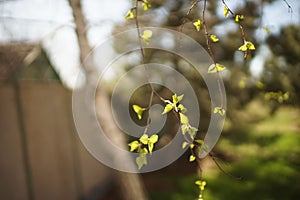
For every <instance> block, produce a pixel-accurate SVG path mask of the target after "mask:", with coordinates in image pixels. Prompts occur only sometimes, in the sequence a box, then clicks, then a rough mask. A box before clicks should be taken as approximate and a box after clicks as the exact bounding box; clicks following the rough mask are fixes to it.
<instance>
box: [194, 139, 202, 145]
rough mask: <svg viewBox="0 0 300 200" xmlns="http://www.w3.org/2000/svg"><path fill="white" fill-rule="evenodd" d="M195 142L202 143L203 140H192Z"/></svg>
mask: <svg viewBox="0 0 300 200" xmlns="http://www.w3.org/2000/svg"><path fill="white" fill-rule="evenodd" d="M194 141H195V142H197V143H198V144H200V145H202V144H203V140H194Z"/></svg>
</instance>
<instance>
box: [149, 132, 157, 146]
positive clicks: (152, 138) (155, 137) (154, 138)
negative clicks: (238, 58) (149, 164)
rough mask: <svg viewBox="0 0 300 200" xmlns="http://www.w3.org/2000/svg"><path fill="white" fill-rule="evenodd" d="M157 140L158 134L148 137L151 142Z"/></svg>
mask: <svg viewBox="0 0 300 200" xmlns="http://www.w3.org/2000/svg"><path fill="white" fill-rule="evenodd" d="M157 141H158V135H156V134H155V135H152V136H151V137H150V138H149V142H151V143H153V144H154V143H156V142H157Z"/></svg>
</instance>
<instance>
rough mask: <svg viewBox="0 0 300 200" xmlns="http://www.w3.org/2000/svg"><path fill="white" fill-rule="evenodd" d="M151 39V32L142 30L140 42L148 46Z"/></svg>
mask: <svg viewBox="0 0 300 200" xmlns="http://www.w3.org/2000/svg"><path fill="white" fill-rule="evenodd" d="M151 37H152V31H151V30H144V32H143V35H141V38H142V40H143V41H144V42H145V43H146V44H147V45H148V44H149V43H150V42H149V40H150V38H151Z"/></svg>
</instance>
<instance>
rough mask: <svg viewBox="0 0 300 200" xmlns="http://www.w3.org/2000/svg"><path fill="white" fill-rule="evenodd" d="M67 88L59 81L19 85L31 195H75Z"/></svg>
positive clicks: (43, 197) (65, 199)
mask: <svg viewBox="0 0 300 200" xmlns="http://www.w3.org/2000/svg"><path fill="white" fill-rule="evenodd" d="M65 95H66V90H65V89H64V88H63V87H62V86H61V85H60V84H54V83H51V84H45V83H44V84H41V83H39V84H36V83H30V82H26V83H23V84H22V86H21V97H22V107H23V109H24V112H23V113H24V114H23V115H24V121H25V123H26V127H25V128H26V133H27V141H28V153H29V156H28V157H29V163H30V169H31V175H32V178H31V179H32V184H33V186H32V187H33V192H34V199H36V200H40V199H41V200H48V199H49V200H53V199H55V200H60V199H62V200H68V199H72V200H73V199H77V197H78V191H76V178H75V176H74V174H75V171H74V170H75V167H74V162H73V159H74V158H73V154H72V144H71V142H72V139H71V138H70V128H69V125H68V123H69V118H70V116H69V113H68V112H67V109H66V105H65V103H66V102H65V100H64V98H65Z"/></svg>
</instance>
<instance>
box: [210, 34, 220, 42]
mask: <svg viewBox="0 0 300 200" xmlns="http://www.w3.org/2000/svg"><path fill="white" fill-rule="evenodd" d="M210 39H211V41H213V42H218V41H219V38H218V37H217V36H216V35H210Z"/></svg>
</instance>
